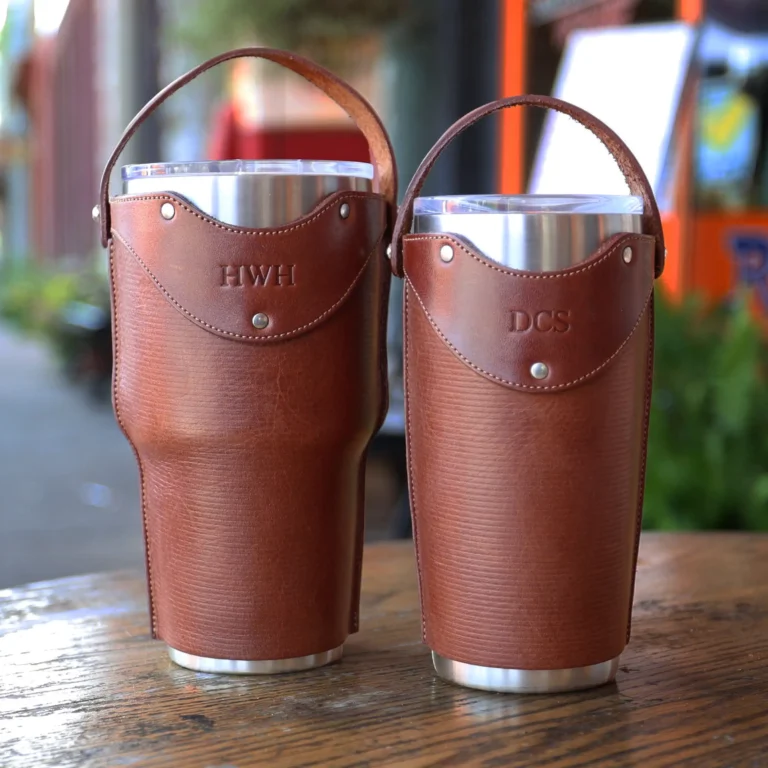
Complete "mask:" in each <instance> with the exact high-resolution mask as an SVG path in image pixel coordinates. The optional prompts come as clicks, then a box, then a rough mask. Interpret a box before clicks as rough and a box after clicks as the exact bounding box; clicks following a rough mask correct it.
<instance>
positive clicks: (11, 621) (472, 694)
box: [0, 534, 768, 768]
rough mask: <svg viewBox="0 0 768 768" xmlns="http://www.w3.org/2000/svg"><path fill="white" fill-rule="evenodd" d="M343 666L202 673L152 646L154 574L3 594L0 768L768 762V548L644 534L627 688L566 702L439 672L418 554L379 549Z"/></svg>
mask: <svg viewBox="0 0 768 768" xmlns="http://www.w3.org/2000/svg"><path fill="white" fill-rule="evenodd" d="M363 600H364V607H363V614H362V627H363V629H362V631H361V632H360V634H359V635H357V636H355V637H353V638H352V639H351V640H350V641H349V643H348V645H347V651H346V655H345V658H344V660H343V661H342V662H341V663H340V664H338V665H336V666H333V667H327V668H325V669H322V670H316V671H312V672H307V673H301V674H293V675H284V676H280V677H261V678H243V677H218V676H214V675H207V674H196V673H194V672H189V671H186V670H184V669H181V668H179V667H176V666H174V665H173V664H171V663H170V662H169V661H168V658H167V656H166V654H165V649H164V647H163V645H162V644H161V643H157V642H153V641H151V640H150V639H149V636H148V629H147V626H148V623H147V615H146V600H145V592H144V581H143V575H142V574H139V573H117V574H107V575H95V576H83V577H77V578H71V579H64V580H60V581H55V582H47V583H41V584H36V585H32V586H27V587H20V588H17V589H11V590H5V591H2V592H0V767H2V768H17V766H56V768H74V767H75V766H78V768H79V767H81V766H82V767H90V766H99V767H101V766H151V767H153V768H154V767H155V766H157V767H158V768H159V767H160V766H163V767H166V766H167V767H168V768H170V767H171V766H173V767H174V768H175V767H177V766H184V767H186V766H190V767H192V768H197V766H201V767H203V768H214V767H215V768H231V767H232V766H237V768H246V767H247V766H340V767H341V766H344V767H351V766H361V767H362V766H378V765H395V766H407V767H408V768H421V767H422V766H438V765H439V766H456V765H468V766H488V767H489V768H490V766H544V765H547V766H560V767H561V768H564V767H565V766H568V768H575V767H576V766H595V765H611V766H614V765H615V766H696V767H697V768H706V767H707V766H718V767H720V766H768V537H761V536H748V535H741V534H724V535H720V534H717V535H715V534H699V535H672V534H669V535H646V536H644V538H643V542H642V546H641V553H640V565H639V574H638V586H637V594H636V603H635V622H634V634H633V640H632V643H631V644H630V646H629V648H628V649H627V651H626V652H625V653H624V655H623V656H622V661H621V671H620V673H619V676H618V678H617V681H616V684H615V685H610V686H605V687H603V688H600V689H596V690H592V691H588V692H583V693H571V694H559V695H552V696H513V695H508V694H507V695H504V694H490V693H481V692H479V691H472V690H469V689H464V688H459V687H457V686H454V685H451V684H448V683H445V682H443V681H441V680H439V679H438V678H436V677H435V676H434V674H433V672H432V669H431V665H430V662H429V656H428V651H427V649H426V648H424V647H423V646H422V645H421V644H420V641H419V634H420V633H419V618H418V598H417V593H416V579H415V572H414V562H413V555H412V549H411V546H410V544H407V543H403V544H378V545H373V546H371V547H370V548H369V549H368V550H367V554H366V564H365V574H364V598H363Z"/></svg>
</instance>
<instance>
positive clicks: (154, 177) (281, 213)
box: [122, 160, 373, 227]
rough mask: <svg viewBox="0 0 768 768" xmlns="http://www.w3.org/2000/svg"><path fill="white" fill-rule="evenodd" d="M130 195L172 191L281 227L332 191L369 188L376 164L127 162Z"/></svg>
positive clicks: (233, 215)
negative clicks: (135, 163) (133, 163)
mask: <svg viewBox="0 0 768 768" xmlns="http://www.w3.org/2000/svg"><path fill="white" fill-rule="evenodd" d="M122 176H123V193H124V194H126V195H137V194H152V193H160V192H173V193H175V194H177V195H181V196H182V197H185V198H186V199H187V200H189V201H190V202H191V203H193V204H194V205H196V206H197V207H198V208H200V209H201V210H202V211H204V212H205V213H207V214H208V215H209V216H213V217H214V218H215V219H218V220H219V221H222V222H224V223H225V224H232V225H233V226H239V227H279V226H281V225H282V224H287V223H288V222H290V221H292V220H293V219H296V218H298V217H299V216H303V215H304V214H306V213H309V211H311V210H312V208H314V207H315V206H316V205H317V204H318V203H319V202H320V200H322V199H323V198H325V197H327V196H328V195H330V194H332V193H334V192H343V191H356V192H369V191H370V190H371V189H372V185H373V166H372V165H370V164H368V163H354V162H331V161H318V160H224V161H221V162H195V163H150V164H146V165H127V166H125V167H123V170H122Z"/></svg>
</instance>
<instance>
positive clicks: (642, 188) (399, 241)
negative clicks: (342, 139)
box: [391, 96, 666, 277]
mask: <svg viewBox="0 0 768 768" xmlns="http://www.w3.org/2000/svg"><path fill="white" fill-rule="evenodd" d="M522 106H526V107H541V108H543V109H552V110H555V111H556V112H562V113H563V114H564V115H568V116H569V117H572V118H573V119H574V120H576V122H578V123H581V125H583V126H584V127H585V128H587V129H588V130H590V131H591V132H592V133H593V134H594V135H595V136H596V137H597V138H598V139H599V140H600V141H601V142H602V143H603V145H604V146H605V148H606V149H607V150H608V152H610V154H611V156H612V157H613V159H614V160H615V161H616V163H617V164H618V166H619V168H620V169H621V172H622V173H623V174H624V178H625V179H626V181H627V186H628V187H629V190H630V192H631V193H632V194H633V195H638V196H639V197H642V198H643V232H644V233H645V234H648V235H653V237H654V238H655V239H656V259H655V263H656V269H655V274H656V277H658V276H659V275H660V274H661V273H662V271H663V270H664V259H665V255H666V251H665V248H664V233H663V231H662V228H661V217H660V216H659V209H658V206H657V205H656V199H655V198H654V196H653V190H652V189H651V185H650V183H649V181H648V178H647V177H646V175H645V173H644V172H643V169H642V168H641V166H640V163H638V161H637V158H636V157H635V156H634V155H633V154H632V152H631V151H630V149H629V147H627V145H626V144H625V143H624V142H623V141H622V140H621V139H620V138H619V137H618V136H617V135H616V134H615V133H614V132H613V131H612V130H611V129H610V128H609V127H608V126H607V125H606V124H605V123H603V122H602V121H600V120H598V119H597V118H596V117H594V116H593V115H591V114H590V113H589V112H586V111H585V110H583V109H581V108H580V107H577V106H575V105H574V104H569V103H568V102H566V101H561V100H560V99H555V98H553V97H552V96H511V97H509V98H506V99H498V100H497V101H492V102H490V103H489V104H485V105H483V106H482V107H478V108H477V109H475V110H473V111H472V112H469V113H468V114H466V115H464V117H462V118H460V119H459V120H457V121H456V122H455V123H454V124H453V125H452V126H451V127H450V128H449V129H448V130H447V131H446V132H445V133H444V134H443V135H442V136H441V137H440V138H439V139H438V141H437V143H436V144H435V145H434V146H433V147H432V149H431V150H430V151H429V153H428V154H427V156H426V157H425V158H424V159H423V160H422V162H421V165H420V166H419V167H418V169H417V171H416V174H415V175H414V177H413V178H412V179H411V183H410V184H409V185H408V189H407V190H406V191H405V197H404V198H403V201H402V203H401V204H400V210H399V211H398V214H397V219H396V221H395V227H394V231H393V235H392V251H391V262H392V271H393V272H394V273H395V274H396V275H397V276H398V277H402V276H403V235H404V234H407V233H408V232H410V230H411V224H412V223H413V204H414V200H415V199H416V197H417V195H418V194H419V192H420V191H421V188H422V186H423V184H424V181H425V179H426V177H427V174H428V173H429V171H430V170H431V169H432V166H433V165H434V164H435V161H436V160H437V158H438V157H440V155H441V154H442V152H443V150H444V149H445V148H446V147H447V146H448V145H449V144H450V143H451V142H452V141H453V140H454V139H455V138H456V137H457V136H458V135H459V134H460V133H462V132H464V131H465V130H466V129H467V128H469V127H470V126H471V125H474V124H475V123H476V122H478V120H481V119H482V118H484V117H487V116H488V115H491V114H493V113H494V112H499V111H501V110H502V109H507V108H508V107H522Z"/></svg>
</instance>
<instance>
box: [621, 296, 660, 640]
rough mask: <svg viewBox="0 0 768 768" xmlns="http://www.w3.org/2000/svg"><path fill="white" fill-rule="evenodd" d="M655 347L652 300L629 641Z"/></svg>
mask: <svg viewBox="0 0 768 768" xmlns="http://www.w3.org/2000/svg"><path fill="white" fill-rule="evenodd" d="M653 347H654V308H653V302H651V304H650V306H649V308H648V357H647V359H646V364H645V368H646V370H645V408H644V411H645V412H644V414H643V448H642V450H643V455H642V458H641V464H640V477H639V478H638V489H637V512H636V523H635V552H634V560H633V563H632V589H631V590H630V593H629V619H628V621H627V642H629V638H630V636H631V634H632V603H633V602H634V596H635V582H636V580H637V556H638V554H639V552H640V531H641V530H642V527H643V500H644V498H645V470H646V465H647V460H648V428H649V425H650V421H651V395H652V392H653Z"/></svg>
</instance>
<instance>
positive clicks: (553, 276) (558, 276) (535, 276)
mask: <svg viewBox="0 0 768 768" xmlns="http://www.w3.org/2000/svg"><path fill="white" fill-rule="evenodd" d="M638 237H643V235H637V236H635V237H632V236H630V237H629V238H627V240H621V241H619V242H617V243H616V244H615V245H613V246H612V247H611V248H609V249H608V251H606V252H605V253H604V254H603V255H602V256H600V257H599V258H598V259H596V260H595V261H592V262H589V263H588V264H585V265H584V266H581V267H577V268H576V269H572V268H571V269H567V270H565V271H562V272H537V273H529V272H522V271H516V270H509V269H502V268H501V267H498V266H495V265H494V264H489V263H488V262H487V261H485V260H484V259H482V258H480V257H479V256H478V255H477V254H475V253H472V251H471V250H469V249H468V248H467V247H466V246H465V245H463V244H462V243H461V242H460V241H459V240H456V239H455V238H453V237H450V236H447V235H443V236H440V235H409V236H408V238H407V240H406V243H408V242H417V241H420V240H423V241H428V240H438V241H441V242H445V241H446V240H450V241H451V243H453V244H454V245H455V246H456V247H457V248H458V249H459V250H461V251H463V252H464V253H466V254H467V256H470V257H471V258H473V259H474V260H475V261H476V262H478V263H479V264H482V266H484V267H486V269H492V270H493V271H494V272H499V273H500V274H502V275H505V276H506V277H521V278H523V279H525V280H562V279H565V278H568V277H573V276H575V275H579V274H581V273H583V272H588V271H589V270H590V269H594V268H595V267H597V266H599V265H601V264H602V263H603V262H604V261H606V260H607V259H608V258H610V257H611V256H613V254H614V253H616V252H617V251H618V250H619V248H620V247H621V248H626V244H627V242H628V241H634V240H637V238H638ZM645 237H649V235H645ZM406 277H407V275H406ZM641 314H642V313H641Z"/></svg>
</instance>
